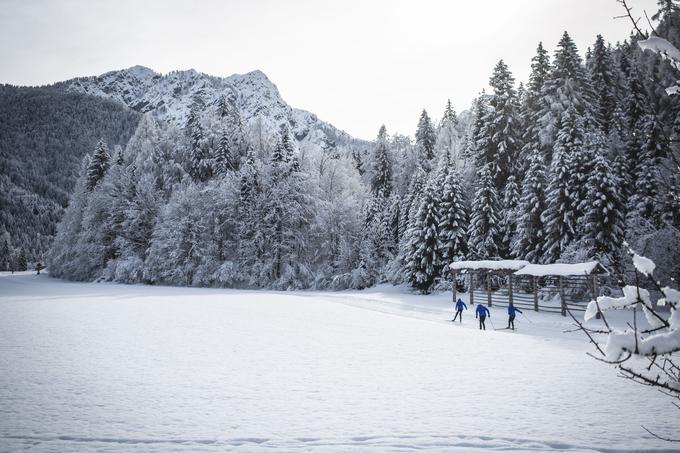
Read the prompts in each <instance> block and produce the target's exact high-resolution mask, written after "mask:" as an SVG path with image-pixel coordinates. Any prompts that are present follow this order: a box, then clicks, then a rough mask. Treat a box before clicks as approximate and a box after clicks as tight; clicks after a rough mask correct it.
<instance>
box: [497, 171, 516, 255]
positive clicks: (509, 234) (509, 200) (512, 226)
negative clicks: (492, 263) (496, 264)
mask: <svg viewBox="0 0 680 453" xmlns="http://www.w3.org/2000/svg"><path fill="white" fill-rule="evenodd" d="M519 200H520V194H519V187H518V185H517V182H516V179H515V175H510V176H509V177H508V180H507V182H506V184H505V190H504V192H503V201H502V202H501V205H502V214H501V224H500V234H501V244H500V253H501V256H510V252H511V250H512V244H513V241H514V238H515V232H516V230H517V223H518V205H519Z"/></svg>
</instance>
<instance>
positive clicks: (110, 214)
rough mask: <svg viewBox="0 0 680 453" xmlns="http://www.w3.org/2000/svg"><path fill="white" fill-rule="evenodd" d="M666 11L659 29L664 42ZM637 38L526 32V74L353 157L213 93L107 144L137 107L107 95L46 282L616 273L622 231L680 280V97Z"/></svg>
mask: <svg viewBox="0 0 680 453" xmlns="http://www.w3.org/2000/svg"><path fill="white" fill-rule="evenodd" d="M667 3H668V2H667ZM669 5H670V6H668V7H666V8H665V9H664V8H662V10H661V11H660V12H659V15H658V19H659V23H658V28H657V30H656V32H657V33H658V34H659V35H660V36H663V37H665V38H667V39H668V40H669V41H670V42H672V43H674V44H675V45H678V44H680V32H679V27H680V25H676V24H680V12H678V11H677V6H675V5H674V4H673V3H672V2H670V3H669ZM639 39H640V38H638V37H636V36H633V35H631V37H630V38H629V39H628V40H626V41H624V42H620V43H616V44H609V43H606V42H605V41H604V39H603V38H602V36H597V37H596V38H595V40H594V42H593V44H592V45H591V46H590V47H589V48H588V49H587V50H586V51H585V52H584V53H583V54H582V53H581V52H580V51H579V49H577V48H576V45H575V44H574V42H573V40H572V39H571V37H570V36H569V34H568V33H567V32H565V33H564V34H563V36H562V38H561V39H560V41H559V42H558V43H556V46H555V47H554V51H553V52H552V53H551V52H549V51H548V50H547V48H546V46H545V45H544V44H543V43H539V44H538V46H537V48H536V54H535V56H534V58H533V59H532V60H531V62H528V63H530V64H531V75H530V77H529V80H527V81H524V82H520V83H517V81H516V80H515V78H514V77H513V75H512V72H511V70H510V68H508V67H507V65H506V64H505V63H504V62H503V61H502V60H501V61H499V62H498V64H497V65H496V66H495V68H494V69H493V72H492V74H491V75H490V79H489V85H490V87H491V91H490V92H484V91H483V92H481V93H480V95H479V96H478V97H477V99H476V100H475V102H474V103H473V105H472V106H471V108H470V110H469V111H466V112H463V113H461V114H460V115H458V114H456V112H455V111H454V109H453V108H452V107H451V103H450V102H448V103H446V102H443V103H442V104H443V105H444V109H443V114H442V115H441V118H439V119H438V120H436V121H435V120H433V119H432V118H431V117H430V115H429V114H428V112H426V111H423V112H422V114H421V116H420V118H419V119H418V121H417V127H416V133H415V139H411V138H410V137H406V136H401V135H398V134H396V135H390V134H389V132H388V130H387V129H386V128H385V127H384V126H383V127H382V128H381V129H380V130H379V131H378V135H377V138H376V140H375V142H374V143H373V144H372V146H371V147H370V148H369V149H364V148H357V149H354V150H352V151H350V152H338V151H337V150H336V149H334V148H333V147H332V146H319V147H316V148H314V149H310V148H307V147H300V146H299V143H298V141H297V140H296V138H295V136H294V135H293V134H291V133H290V130H289V127H288V126H287V125H286V124H284V125H283V126H282V127H281V128H280V129H279V130H277V131H274V133H269V134H268V133H264V132H263V131H262V129H261V128H258V123H254V122H252V121H245V120H244V119H243V118H242V116H241V114H240V112H239V109H238V107H237V106H236V104H235V103H234V102H233V100H232V99H231V98H229V97H227V96H222V97H220V98H219V99H218V100H217V101H216V102H204V100H203V99H201V98H200V96H197V99H196V102H194V103H193V105H192V107H191V111H190V113H189V115H188V119H187V121H186V123H185V124H183V125H181V126H180V127H177V126H176V125H173V124H171V123H168V122H166V121H162V120H160V119H158V118H157V117H155V116H154V115H153V113H148V114H145V115H144V116H143V118H142V120H141V121H140V122H139V125H138V126H137V129H136V131H135V132H134V135H133V136H132V138H131V139H130V140H129V142H128V143H127V146H125V147H124V148H120V149H117V148H116V146H115V145H116V144H119V143H122V142H124V141H125V140H123V138H124V136H125V135H126V133H127V132H126V131H127V130H128V129H127V127H128V126H126V125H128V124H130V123H131V122H132V120H133V119H134V118H133V116H125V115H129V114H128V113H126V112H120V113H119V112H118V111H115V108H113V107H111V109H110V110H106V112H108V113H106V115H109V116H111V117H112V116H114V115H123V116H125V119H123V118H120V117H118V118H117V119H115V121H118V122H119V123H120V122H123V123H124V124H125V125H121V124H116V125H111V126H110V129H106V127H102V128H100V129H96V127H95V126H94V125H93V126H91V129H90V130H92V134H96V135H97V136H102V137H103V138H104V139H103V140H102V141H101V142H99V143H98V144H97V146H96V147H95V148H94V149H93V151H92V154H91V155H88V156H86V157H85V158H84V159H83V161H82V162H81V164H80V176H79V178H78V181H77V183H76V186H75V188H74V191H73V195H72V197H71V201H70V204H69V207H68V209H67V211H66V214H65V216H64V218H63V220H62V222H61V224H60V226H59V229H58V234H57V236H56V240H55V242H54V245H53V247H52V250H51V253H50V257H49V266H50V271H51V274H52V275H54V276H58V277H64V278H68V279H76V280H95V279H106V280H115V281H121V282H145V283H151V284H173V285H197V286H226V287H262V288H264V287H267V288H283V289H289V288H310V287H314V288H338V289H339V288H363V287H367V286H371V285H374V284H376V283H379V282H393V283H409V284H410V285H412V286H413V287H414V288H417V289H419V290H420V291H422V292H429V291H431V290H433V289H434V288H436V287H437V285H438V282H441V281H442V280H446V278H447V277H448V276H447V273H446V266H447V264H449V263H450V262H452V261H454V260H459V259H498V258H520V259H526V260H529V261H531V262H536V263H550V262H558V261H561V262H576V261H584V260H590V259H597V260H599V261H600V262H602V263H603V265H604V266H605V267H607V268H608V269H609V270H610V272H611V273H612V276H613V277H614V278H615V279H620V280H625V279H626V272H627V265H626V262H627V260H626V252H625V248H624V241H627V243H628V244H630V245H631V246H633V247H634V248H635V249H636V250H638V251H639V252H640V253H643V254H644V255H645V256H648V257H650V258H652V259H654V261H656V262H657V264H659V267H660V268H663V269H665V271H664V272H665V273H666V275H665V276H661V277H662V278H666V279H667V278H670V277H671V276H675V277H676V278H679V277H680V252H679V251H678V250H677V244H679V243H680V232H679V231H678V227H679V226H680V203H679V201H678V188H679V185H680V181H679V180H678V178H679V174H678V159H679V158H680V153H679V152H678V147H677V140H678V139H677V137H678V135H679V133H680V122H679V121H678V118H679V116H678V113H679V108H680V101H678V97H677V96H674V95H671V94H669V93H667V92H666V87H668V86H671V85H672V84H674V83H675V82H676V80H678V79H679V78H680V77H679V76H678V71H677V69H676V68H674V67H673V65H672V64H671V63H669V62H668V61H667V60H666V59H664V58H662V56H659V55H658V54H656V53H653V52H650V51H643V50H642V49H641V48H640V47H639V46H638V45H637V41H638V40H639ZM582 55H585V58H584V57H583V56H582ZM3 104H5V103H3ZM55 108H57V107H55ZM27 110H30V111H31V112H34V110H33V109H28V107H27ZM106 115H105V114H104V113H102V115H101V116H102V118H101V120H103V121H104V122H106V121H105V117H106ZM55 116H59V115H55ZM111 120H112V121H114V118H111ZM69 121H70V120H69ZM92 121H93V120H92V119H91V118H90V119H89V120H87V122H86V121H82V123H81V121H80V120H78V123H79V124H81V125H82V126H83V128H84V125H85V124H92V123H91V122H92ZM414 123H415V121H414ZM97 124H99V123H97ZM53 128H54V130H59V127H58V126H54V127H53ZM13 130H14V129H13ZM103 130H107V131H108V133H104V132H102V131H103ZM65 136H68V135H65ZM58 137H61V135H58ZM88 137H91V135H90V136H88ZM63 141H64V142H67V140H66V139H64V140H63ZM26 142H30V141H29V140H26V141H23V142H22V145H21V147H25V146H27V145H26ZM3 146H5V145H4V144H3ZM17 146H18V145H17ZM20 149H24V148H20ZM26 152H31V153H33V152H34V151H33V150H31V151H26ZM6 153H7V151H5V150H4V149H3V156H6V155H7V154H6ZM9 155H16V151H12V153H10V154H9ZM75 157H76V156H74V155H67V156H65V157H64V158H63V159H62V158H61V157H60V158H59V164H55V165H61V166H60V167H59V168H66V166H67V162H66V161H67V160H70V161H71V162H72V160H73V159H74V158H75ZM41 162H44V163H45V165H46V166H41V167H40V168H47V165H51V164H49V163H48V162H47V161H45V160H44V159H43V161H41ZM3 165H7V164H3ZM69 165H70V164H69ZM28 168H30V167H27V169H26V170H22V172H23V173H21V172H18V173H19V174H29V173H27V172H28V171H29V170H28ZM68 168H71V169H72V168H73V167H68ZM65 171H66V170H64V172H65ZM69 171H71V170H69ZM12 174H14V173H12ZM30 180H31V182H32V183H33V184H35V183H37V182H38V181H42V179H40V178H38V179H35V180H34V179H33V178H31V179H30ZM43 184H47V183H46V182H45V183H43ZM60 187H65V188H66V189H67V188H68V184H66V183H64V185H63V186H60ZM64 190H65V189H64ZM61 193H62V192H60V194H61ZM54 199H55V204H58V202H59V201H63V199H60V198H59V196H58V195H55V196H54ZM13 202H14V203H17V202H16V201H13ZM38 211H39V212H42V211H41V210H40V209H38ZM4 212H5V210H4V209H3V214H4ZM45 234H49V232H46V233H45Z"/></svg>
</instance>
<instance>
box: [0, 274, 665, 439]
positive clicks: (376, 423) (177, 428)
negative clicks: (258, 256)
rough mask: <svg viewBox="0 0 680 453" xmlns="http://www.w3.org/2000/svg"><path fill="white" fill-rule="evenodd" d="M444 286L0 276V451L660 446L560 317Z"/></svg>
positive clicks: (647, 400)
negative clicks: (444, 290) (320, 287)
mask: <svg viewBox="0 0 680 453" xmlns="http://www.w3.org/2000/svg"><path fill="white" fill-rule="evenodd" d="M449 297H450V295H449V294H441V295H433V296H427V297H424V296H415V295H413V294H409V293H407V292H406V291H405V290H403V289H393V288H386V287H381V288H376V289H373V290H368V291H364V292H356V291H348V292H339V293H318V292H288V293H279V292H270V291H235V290H215V289H198V288H171V287H154V286H135V285H117V284H82V283H68V282H64V281H59V280H56V279H51V278H49V277H47V276H40V277H37V276H35V275H15V276H8V275H5V276H1V275H0V332H2V338H3V341H2V347H0V364H2V368H3V372H2V373H0V408H2V409H1V410H2V413H3V416H2V417H0V451H18V450H22V449H29V450H31V451H35V452H47V451H139V452H154V451H158V452H168V451H192V452H193V451H238V452H264V451H273V450H281V451H286V452H303V451H307V452H308V451H314V452H340V451H352V452H367V451H370V452H395V451H414V450H421V449H422V450H426V451H428V452H474V451H487V449H492V450H497V451H523V452H526V451H556V450H560V451H562V450H568V451H578V452H591V451H609V452H623V451H639V452H642V451H657V452H660V451H671V447H672V446H669V445H668V444H666V443H664V442H662V441H660V440H658V439H654V438H652V437H651V436H650V435H649V434H647V433H646V432H644V431H643V429H642V428H641V427H640V425H641V424H646V423H650V422H652V421H653V425H654V426H655V427H656V428H657V429H659V430H662V431H663V430H665V429H672V426H673V424H674V421H673V417H661V416H660V411H661V409H660V408H664V407H666V405H668V402H667V401H666V399H665V397H664V396H663V395H662V394H661V393H659V392H657V391H654V390H653V389H640V388H639V387H636V386H635V385H634V384H633V383H631V382H629V381H626V380H624V379H620V378H618V377H617V376H616V374H615V373H612V371H611V369H610V368H609V367H608V366H606V365H604V364H602V363H600V362H597V361H595V360H589V359H587V358H586V357H585V352H587V351H590V348H589V346H588V344H587V340H586V339H585V338H584V337H583V336H582V335H580V334H578V333H572V334H565V333H563V330H565V329H566V328H568V326H569V323H568V322H567V321H566V320H565V319H564V318H562V317H560V316H557V315H549V314H540V315H539V314H534V313H532V312H528V313H526V316H527V318H528V319H525V318H524V317H522V318H521V319H519V320H518V321H517V322H518V328H519V331H518V332H512V333H509V332H507V331H505V332H501V331H493V330H487V331H484V332H482V331H479V330H477V329H476V323H475V320H474V315H473V314H472V312H470V311H469V312H466V313H465V314H464V321H463V324H462V326H461V325H458V324H456V325H454V324H452V323H451V322H449V321H447V320H448V319H450V317H451V312H450V310H451V306H450V301H449ZM491 314H492V317H491V318H490V320H487V324H488V325H489V327H490V323H489V321H493V323H494V324H495V326H496V327H501V326H502V325H503V324H504V321H505V319H506V317H505V314H504V312H503V310H501V309H496V308H493V309H492V312H491ZM527 333H529V334H530V335H526V334H527ZM622 395H625V397H622ZM591 396H592V398H591Z"/></svg>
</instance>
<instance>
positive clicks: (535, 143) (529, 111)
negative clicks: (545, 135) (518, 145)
mask: <svg viewBox="0 0 680 453" xmlns="http://www.w3.org/2000/svg"><path fill="white" fill-rule="evenodd" d="M549 75H550V57H549V55H548V52H547V51H546V50H545V49H544V48H543V44H542V43H540V42H539V43H538V47H537V48H536V55H535V56H534V57H533V58H532V59H531V74H530V75H529V83H528V84H527V91H526V96H525V98H524V102H522V103H521V111H520V119H521V123H522V127H523V131H524V132H523V134H522V142H523V145H522V149H521V152H520V156H521V157H520V159H519V162H518V163H517V165H516V168H517V170H518V172H517V173H518V175H520V176H521V175H524V173H525V172H526V171H527V168H528V165H529V162H530V159H531V158H532V156H533V155H534V154H535V153H536V152H541V153H543V155H544V156H545V157H546V158H547V157H549V156H550V154H551V153H550V151H549V150H547V149H546V147H545V146H544V144H543V143H542V141H541V132H542V129H541V122H540V120H541V115H542V112H543V111H544V110H545V106H544V102H545V97H544V96H543V87H544V85H545V83H546V80H547V79H548V77H549Z"/></svg>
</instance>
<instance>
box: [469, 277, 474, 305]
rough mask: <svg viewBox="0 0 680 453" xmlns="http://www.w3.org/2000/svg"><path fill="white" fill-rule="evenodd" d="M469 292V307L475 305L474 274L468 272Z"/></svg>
mask: <svg viewBox="0 0 680 453" xmlns="http://www.w3.org/2000/svg"><path fill="white" fill-rule="evenodd" d="M468 285H469V288H470V289H469V291H470V305H474V304H475V273H474V271H470V281H469V283H468Z"/></svg>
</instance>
